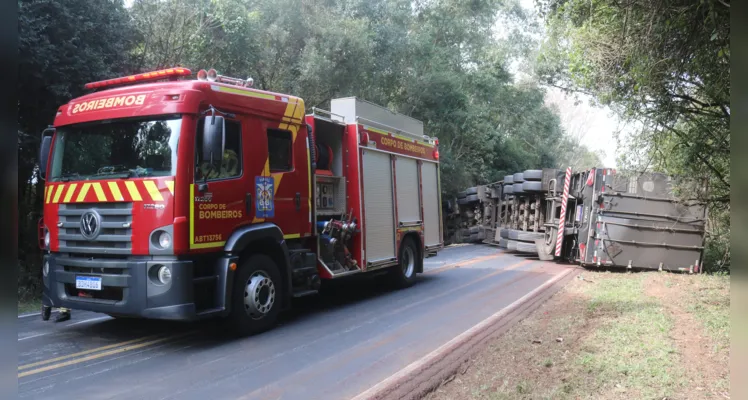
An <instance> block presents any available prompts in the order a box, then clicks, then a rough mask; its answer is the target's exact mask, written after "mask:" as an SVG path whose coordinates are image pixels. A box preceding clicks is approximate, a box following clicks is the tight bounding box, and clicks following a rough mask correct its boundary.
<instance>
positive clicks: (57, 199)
mask: <svg viewBox="0 0 748 400" xmlns="http://www.w3.org/2000/svg"><path fill="white" fill-rule="evenodd" d="M64 189H65V184H62V185H59V186H57V191H56V192H55V197H54V198H52V202H53V203H57V202H58V201H60V196H61V195H62V191H63V190H64Z"/></svg>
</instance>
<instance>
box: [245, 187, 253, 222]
mask: <svg viewBox="0 0 748 400" xmlns="http://www.w3.org/2000/svg"><path fill="white" fill-rule="evenodd" d="M244 207H245V208H246V210H247V217H249V215H250V214H251V213H252V193H247V195H246V196H245V197H244Z"/></svg>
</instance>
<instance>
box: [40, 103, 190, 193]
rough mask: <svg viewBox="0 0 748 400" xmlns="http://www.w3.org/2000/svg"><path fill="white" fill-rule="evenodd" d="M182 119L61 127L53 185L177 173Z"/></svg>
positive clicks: (52, 176) (55, 150)
mask: <svg viewBox="0 0 748 400" xmlns="http://www.w3.org/2000/svg"><path fill="white" fill-rule="evenodd" d="M181 125H182V120H181V117H180V116H172V117H168V118H161V119H148V120H143V119H138V120H133V119H128V120H109V121H102V122H97V123H91V124H85V125H73V126H69V127H62V128H60V129H58V131H57V134H56V138H55V144H54V150H53V151H54V152H53V155H52V170H51V172H50V180H51V181H74V180H88V179H108V178H132V177H142V176H168V175H174V174H175V171H174V170H175V168H176V166H177V141H178V140H179V132H180V128H181Z"/></svg>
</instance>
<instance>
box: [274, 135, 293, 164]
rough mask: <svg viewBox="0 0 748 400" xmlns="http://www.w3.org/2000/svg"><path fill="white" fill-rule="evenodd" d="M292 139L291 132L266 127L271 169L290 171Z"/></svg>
mask: <svg viewBox="0 0 748 400" xmlns="http://www.w3.org/2000/svg"><path fill="white" fill-rule="evenodd" d="M292 144H293V140H292V138H291V132H289V131H284V130H280V129H268V159H269V160H270V170H271V171H291V170H292V169H293V150H292V149H293V146H292Z"/></svg>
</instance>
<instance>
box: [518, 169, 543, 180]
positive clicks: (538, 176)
mask: <svg viewBox="0 0 748 400" xmlns="http://www.w3.org/2000/svg"><path fill="white" fill-rule="evenodd" d="M522 177H523V178H525V181H540V180H542V179H543V170H540V169H528V170H527V171H525V172H523V173H522Z"/></svg>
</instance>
